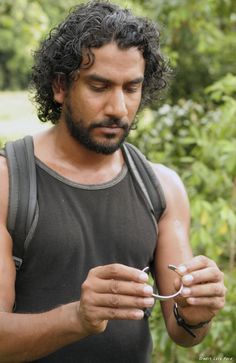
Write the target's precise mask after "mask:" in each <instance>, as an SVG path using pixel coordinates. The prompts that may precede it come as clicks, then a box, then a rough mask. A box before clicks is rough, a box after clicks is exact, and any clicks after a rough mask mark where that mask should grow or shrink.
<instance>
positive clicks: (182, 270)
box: [176, 256, 216, 275]
mask: <svg viewBox="0 0 236 363" xmlns="http://www.w3.org/2000/svg"><path fill="white" fill-rule="evenodd" d="M210 266H212V267H216V264H215V262H214V261H212V260H210V259H209V258H207V257H206V256H196V257H193V258H192V259H191V260H190V261H188V262H186V263H184V264H181V265H179V266H177V270H176V271H177V272H178V273H179V274H180V275H184V274H186V273H189V272H192V271H196V270H201V269H204V268H206V267H210Z"/></svg>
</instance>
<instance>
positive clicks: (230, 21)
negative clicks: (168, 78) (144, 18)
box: [143, 0, 236, 102]
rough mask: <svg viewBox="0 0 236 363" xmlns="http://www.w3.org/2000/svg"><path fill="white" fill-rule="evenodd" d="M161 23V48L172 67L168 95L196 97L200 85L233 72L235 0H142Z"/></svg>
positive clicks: (199, 97)
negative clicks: (172, 79)
mask: <svg viewBox="0 0 236 363" xmlns="http://www.w3.org/2000/svg"><path fill="white" fill-rule="evenodd" d="M143 4H146V7H147V9H148V12H149V16H151V17H152V18H153V19H155V20H156V21H157V22H158V23H160V25H161V29H162V32H163V37H164V39H163V40H162V43H163V50H164V52H165V53H166V54H167V55H168V56H169V58H170V60H171V63H172V64H173V67H174V73H175V78H174V81H173V83H172V86H171V91H170V96H171V99H172V100H173V101H174V102H175V101H176V100H178V99H179V98H181V97H184V98H192V99H195V100H199V99H201V98H202V97H204V94H203V89H204V88H205V87H206V86H207V85H210V84H212V83H213V82H214V81H216V80H217V79H219V78H221V77H223V76H224V75H225V74H226V73H230V72H231V73H234V72H235V53H236V37H235V31H236V1H234V0H208V1H205V0H192V1H188V0H150V1H149V2H148V5H147V2H146V1H143Z"/></svg>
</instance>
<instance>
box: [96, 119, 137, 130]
mask: <svg viewBox="0 0 236 363" xmlns="http://www.w3.org/2000/svg"><path fill="white" fill-rule="evenodd" d="M112 126H116V127H119V128H121V129H124V130H128V129H129V127H130V125H129V124H128V123H127V122H124V121H122V120H121V119H119V118H109V119H106V120H101V121H98V122H96V123H94V124H92V125H91V126H90V129H95V128H97V127H112Z"/></svg>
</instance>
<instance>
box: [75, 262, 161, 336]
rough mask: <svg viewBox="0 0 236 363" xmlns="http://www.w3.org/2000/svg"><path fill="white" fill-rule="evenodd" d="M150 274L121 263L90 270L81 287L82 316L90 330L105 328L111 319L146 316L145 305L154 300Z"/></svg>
mask: <svg viewBox="0 0 236 363" xmlns="http://www.w3.org/2000/svg"><path fill="white" fill-rule="evenodd" d="M147 281H148V275H147V274H146V273H144V272H142V271H140V270H138V269H135V268H132V267H128V266H125V265H121V264H111V265H106V266H99V267H96V268H93V269H92V270H90V271H89V273H88V276H87V279H86V280H85V282H84V283H83V284H82V287H81V299H80V303H79V309H78V316H79V320H80V322H81V324H82V326H83V328H84V330H85V331H86V332H87V334H95V333H100V332H103V331H104V330H105V329H106V326H107V323H108V320H114V319H129V320H139V319H142V318H143V315H144V314H143V309H144V308H146V307H150V306H152V305H153V304H154V299H153V297H152V293H153V290H152V288H151V286H148V285H147V284H146V283H145V282H147Z"/></svg>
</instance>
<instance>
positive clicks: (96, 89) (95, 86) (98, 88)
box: [90, 84, 108, 92]
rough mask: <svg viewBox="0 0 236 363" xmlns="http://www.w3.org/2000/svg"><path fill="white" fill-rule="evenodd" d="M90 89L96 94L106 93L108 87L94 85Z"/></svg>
mask: <svg viewBox="0 0 236 363" xmlns="http://www.w3.org/2000/svg"><path fill="white" fill-rule="evenodd" d="M90 88H91V90H92V91H94V92H104V91H106V90H107V88H108V87H107V85H93V84H90Z"/></svg>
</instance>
